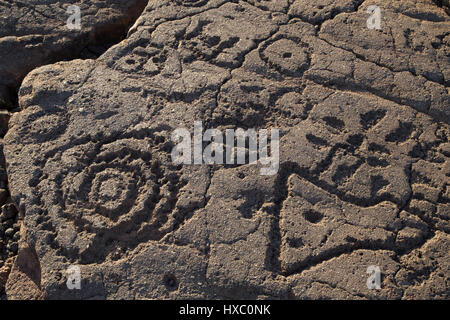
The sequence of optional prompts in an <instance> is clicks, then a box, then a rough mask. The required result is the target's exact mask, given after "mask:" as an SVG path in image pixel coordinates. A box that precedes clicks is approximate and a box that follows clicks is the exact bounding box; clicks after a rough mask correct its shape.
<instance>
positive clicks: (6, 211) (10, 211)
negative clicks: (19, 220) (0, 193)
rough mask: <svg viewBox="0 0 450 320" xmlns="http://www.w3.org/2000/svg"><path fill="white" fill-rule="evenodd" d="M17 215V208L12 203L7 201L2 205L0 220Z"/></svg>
mask: <svg viewBox="0 0 450 320" xmlns="http://www.w3.org/2000/svg"><path fill="white" fill-rule="evenodd" d="M16 215H17V209H16V207H15V206H14V205H13V204H12V203H7V204H5V205H3V206H2V214H1V216H2V220H8V219H12V218H14V217H15V216H16Z"/></svg>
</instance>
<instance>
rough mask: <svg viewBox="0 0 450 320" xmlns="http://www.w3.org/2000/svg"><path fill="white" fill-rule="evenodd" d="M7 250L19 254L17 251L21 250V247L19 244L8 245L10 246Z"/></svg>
mask: <svg viewBox="0 0 450 320" xmlns="http://www.w3.org/2000/svg"><path fill="white" fill-rule="evenodd" d="M6 249H8V251H10V252H12V253H17V250H18V249H19V245H18V244H17V242H12V243H8V245H7V246H6Z"/></svg>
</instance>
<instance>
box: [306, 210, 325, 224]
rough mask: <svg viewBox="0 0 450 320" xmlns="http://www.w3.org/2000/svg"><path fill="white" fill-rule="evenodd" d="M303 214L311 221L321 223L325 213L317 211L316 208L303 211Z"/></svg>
mask: <svg viewBox="0 0 450 320" xmlns="http://www.w3.org/2000/svg"><path fill="white" fill-rule="evenodd" d="M303 216H304V217H305V219H306V220H307V221H309V222H311V223H319V222H320V221H321V220H322V218H323V215H322V214H321V213H320V212H317V211H315V210H308V211H305V212H304V213H303Z"/></svg>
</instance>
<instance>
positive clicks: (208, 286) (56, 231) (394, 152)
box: [0, 0, 450, 299]
mask: <svg viewBox="0 0 450 320" xmlns="http://www.w3.org/2000/svg"><path fill="white" fill-rule="evenodd" d="M69 5H79V7H80V12H81V29H80V30H69V29H68V28H67V26H66V20H67V18H68V14H67V11H66V10H67V7H68V6H69ZM145 6H146V7H145ZM371 6H377V7H378V9H379V13H380V19H381V20H380V28H379V29H376V28H368V22H367V21H368V19H369V18H370V16H371V15H372V14H374V11H373V10H369V11H368V8H369V7H371ZM144 7H145V9H144ZM372 9H373V7H372ZM448 11H449V3H448V1H432V0H401V1H398V0H395V1H394V0H370V1H368V0H365V1H364V0H339V1H338V0H318V1H313V2H311V1H306V0H273V1H271V0H266V1H256V0H247V1H241V0H239V1H238V0H236V1H224V0H209V1H208V0H175V1H162V0H150V1H137V0H136V1H119V0H110V1H90V2H89V4H86V3H85V2H83V3H82V2H81V1H79V2H77V1H59V2H57V3H55V2H53V1H31V2H30V1H28V2H26V3H25V2H22V1H14V2H10V1H4V0H0V30H1V31H0V58H1V59H0V61H1V62H0V71H1V74H2V77H1V78H0V107H1V108H2V109H4V111H2V113H0V123H1V131H2V136H3V135H4V138H3V139H2V140H1V146H2V150H3V152H2V154H4V159H0V160H1V161H0V163H1V165H0V167H1V169H0V200H1V201H0V202H1V204H0V205H2V212H1V215H0V223H1V224H0V295H2V294H3V298H4V299H66V298H74V299H150V298H160V299H162V298H163V299H198V298H203V299H228V298H233V299H240V298H246V299H267V298H281V299H449V297H450V294H449V293H450V290H449V284H450V279H449V271H450V270H449V269H450V257H449V251H448V247H449V245H450V235H449V230H450V224H449V221H450V187H449V176H450V160H449V159H450V142H449V136H450V128H449V125H450V108H449V106H450V95H449V84H450V18H449V14H448ZM195 121H201V122H202V124H203V126H204V128H205V129H218V130H220V131H221V132H224V131H225V130H226V129H236V128H243V129H250V128H254V129H256V130H260V129H275V128H277V129H279V130H280V145H279V153H280V154H279V170H278V172H277V173H276V174H274V175H260V165H252V164H243V165H218V164H215V165H179V164H175V163H174V162H173V161H172V158H171V151H172V148H173V146H174V143H173V141H172V139H171V135H172V133H173V131H174V130H176V129H177V128H180V127H186V128H192V127H193V125H194V122H195ZM17 253H18V255H17ZM73 266H76V267H77V268H79V269H78V270H79V271H80V278H81V284H80V286H81V289H79V290H78V289H74V290H70V289H69V288H68V286H67V281H68V277H70V275H68V273H67V270H68V269H70V268H71V267H73ZM368 270H369V273H368ZM370 270H378V271H379V272H380V275H381V276H380V278H379V279H380V283H379V284H376V283H375V284H376V285H375V288H374V287H371V285H370V284H373V283H369V282H370V281H371V279H372V280H373V279H375V280H376V277H375V278H373V277H372V276H373V274H371V272H370ZM376 272H377V271H376ZM375 282H376V281H375Z"/></svg>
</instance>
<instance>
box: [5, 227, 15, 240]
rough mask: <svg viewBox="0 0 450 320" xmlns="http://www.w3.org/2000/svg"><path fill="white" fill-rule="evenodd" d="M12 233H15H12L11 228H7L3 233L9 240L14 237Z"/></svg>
mask: <svg viewBox="0 0 450 320" xmlns="http://www.w3.org/2000/svg"><path fill="white" fill-rule="evenodd" d="M14 233H15V231H14V229H13V228H8V229H6V231H5V236H7V237H9V238H11V237H12V236H13V235H14Z"/></svg>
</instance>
